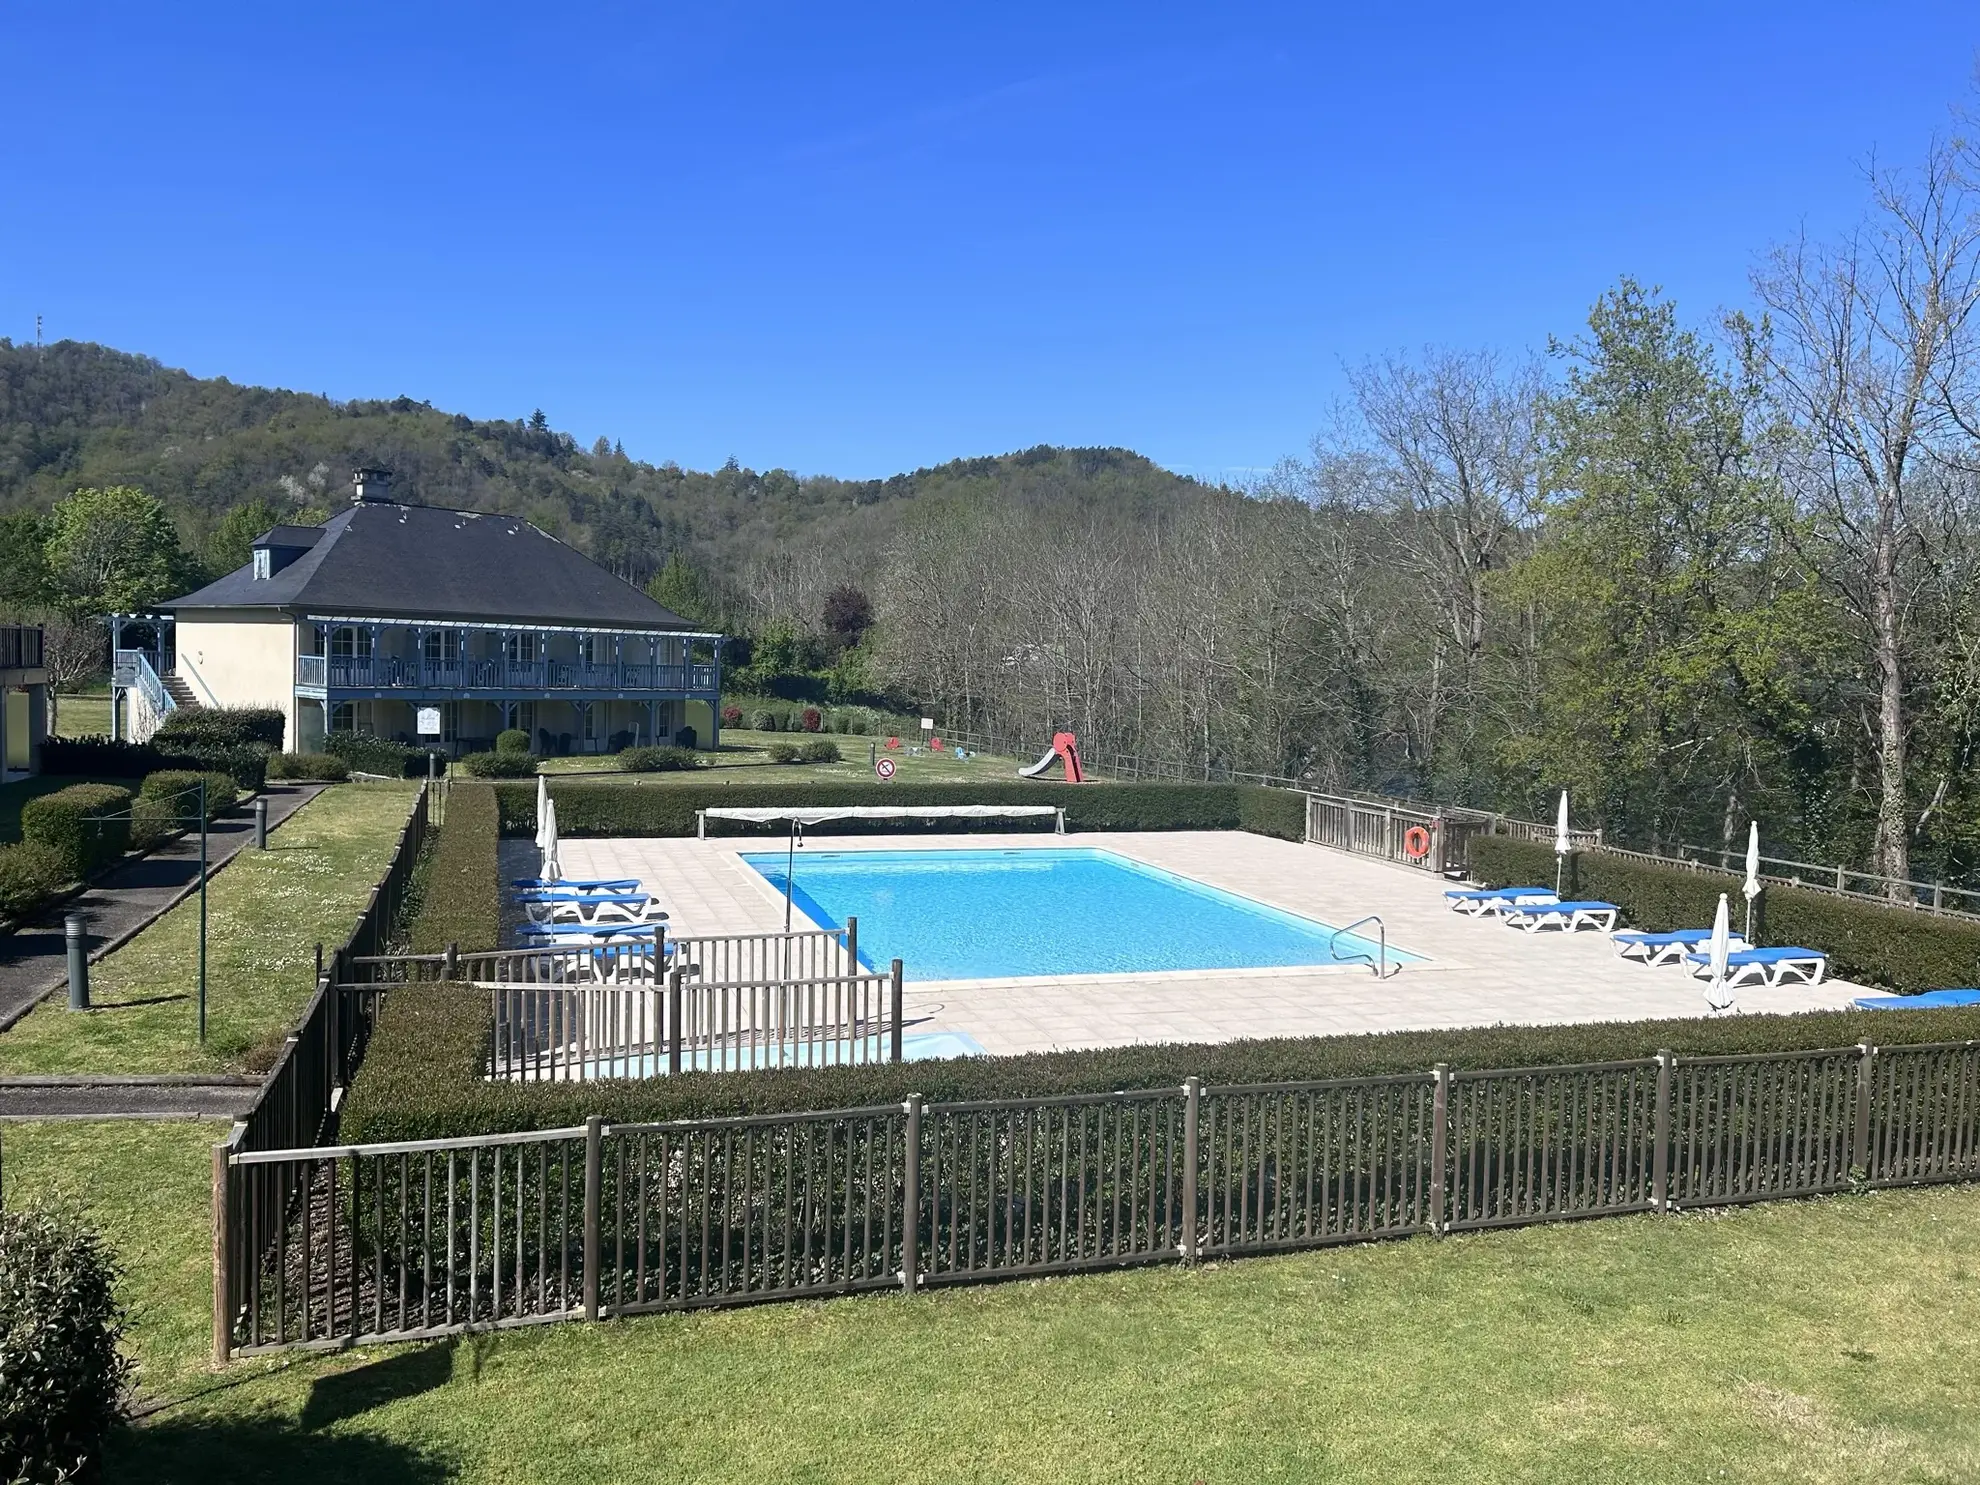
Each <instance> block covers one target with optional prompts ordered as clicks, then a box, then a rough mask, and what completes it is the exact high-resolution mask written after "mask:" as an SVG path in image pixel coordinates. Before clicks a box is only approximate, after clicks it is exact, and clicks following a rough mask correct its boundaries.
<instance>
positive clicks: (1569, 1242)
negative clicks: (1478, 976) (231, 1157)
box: [6, 1124, 1980, 1485]
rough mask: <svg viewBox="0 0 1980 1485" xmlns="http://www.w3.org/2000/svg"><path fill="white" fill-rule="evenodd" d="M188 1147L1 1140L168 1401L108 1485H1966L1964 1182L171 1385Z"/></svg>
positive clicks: (202, 1238) (242, 1372)
mask: <svg viewBox="0 0 1980 1485" xmlns="http://www.w3.org/2000/svg"><path fill="white" fill-rule="evenodd" d="M214 1133H215V1127H214V1126H201V1125H195V1124H175V1125H161V1126H153V1127H150V1128H146V1127H143V1126H134V1125H107V1124H106V1125H47V1124H44V1125H27V1126H14V1127H10V1128H9V1129H8V1131H7V1134H6V1139H7V1199H8V1201H10V1202H18V1201H20V1200H22V1199H23V1198H24V1197H26V1196H27V1195H29V1194H31V1193H33V1192H35V1191H37V1190H44V1189H47V1188H49V1187H51V1186H52V1187H59V1188H62V1189H65V1190H68V1191H70V1192H72V1193H77V1194H81V1195H83V1196H84V1197H86V1199H87V1200H88V1201H89V1202H90V1204H91V1206H92V1208H93V1210H95V1211H96V1213H97V1215H98V1219H99V1220H100V1221H101V1222H102V1223H103V1225H104V1226H105V1228H106V1230H107V1231H108V1232H109V1234H110V1236H111V1238H112V1239H113V1241H115V1242H116V1243H117V1244H118V1246H119V1247H120V1248H121V1249H122V1250H123V1251H124V1253H125V1256H126V1259H127V1262H128V1264H129V1269H130V1273H129V1278H128V1281H127V1287H126V1295H127V1300H128V1302H129V1303H130V1304H131V1305H132V1306H133V1314H134V1321H135V1325H134V1333H133V1340H134V1344H135V1347H136V1351H137V1355H138V1357H139V1359H140V1363H141V1365H142V1366H143V1368H144V1371H143V1373H142V1377H141V1385H142V1387H143V1389H144V1391H145V1392H146V1393H147V1394H148V1395H149V1396H150V1397H151V1398H152V1399H153V1400H154V1401H155V1402H157V1401H163V1402H165V1403H167V1404H168V1405H166V1406H163V1407H161V1408H159V1409H158V1410H157V1411H155V1412H153V1413H152V1414H151V1415H150V1416H149V1417H147V1418H146V1419H145V1420H144V1421H143V1423H142V1424H141V1425H140V1426H139V1427H137V1428H135V1429H132V1430H130V1431H127V1432H126V1433H125V1434H123V1435H122V1436H121V1437H120V1439H119V1440H118V1442H117V1444H116V1446H115V1447H114V1449H113V1452H112V1455H111V1458H110V1460H109V1470H108V1475H109V1478H112V1479H144V1480H150V1481H230V1480H264V1479H284V1480H293V1481H299V1482H315V1481H346V1480H348V1481H354V1482H355V1481H368V1482H385V1485H392V1482H411V1481H420V1482H424V1481H438V1480H442V1479H459V1480H466V1481H489V1482H498V1481H499V1482H509V1481H550V1482H557V1481H572V1482H587V1485H589V1482H595V1481H598V1480H615V1481H617V1480H628V1481H648V1480H651V1481H668V1482H673V1481H682V1480H694V1481H697V1482H709V1485H721V1482H728V1481H736V1482H742V1481H749V1482H763V1485H782V1482H792V1485H796V1482H836V1481H846V1482H854V1481H857V1482H866V1481H874V1480H919V1481H933V1482H948V1481H958V1482H960V1481H986V1482H988V1481H998V1482H1014V1485H1028V1482H1041V1485H1043V1482H1061V1481H1120V1482H1137V1485H1139V1482H1143V1481H1177V1482H1190V1481H1202V1482H1205V1485H1224V1482H1254V1481H1268V1482H1270V1481H1287V1482H1292V1481H1299V1482H1306V1481H1344V1482H1346V1481H1395V1480H1412V1479H1428V1478H1433V1477H1436V1476H1439V1475H1441V1476H1444V1477H1447V1478H1452V1479H1464V1480H1469V1481H1483V1482H1498V1481H1561V1482H1570V1481H1572V1482H1610V1481H1614V1482H1632V1485H1634V1482H1653V1485H1655V1482H1666V1481H1668V1482H1680V1481H1682V1482H1690V1481H1696V1480H1701V1479H1713V1478H1724V1479H1728V1480H1740V1481H1818V1482H1827V1481H1836V1482H1841V1481H1858V1480H1864V1479H1872V1478H1877V1479H1891V1480H1899V1479H1902V1480H1911V1481H1936V1480H1944V1481H1953V1480H1965V1479H1971V1478H1974V1477H1975V1476H1976V1475H1980V1398H1976V1396H1975V1394H1974V1393H1973V1390H1972V1388H1971V1386H1970V1385H1969V1382H1968V1379H1969V1378H1970V1377H1971V1376H1972V1374H1973V1369H1974V1366H1975V1364H1976V1362H1980V1282H1976V1269H1977V1268H1980V1260H1976V1259H1975V1258H1974V1256H1973V1255H1974V1254H1975V1253H1976V1252H1977V1251H1980V1190H1975V1189H1972V1188H1942V1189H1937V1190H1929V1191H1914V1192H1886V1193H1879V1194H1876V1195H1872V1196H1867V1197H1845V1198H1837V1199H1833V1200H1827V1201H1816V1202H1800V1203H1781V1204H1776V1205H1770V1206H1762V1207H1753V1208H1746V1209H1735V1210H1730V1211H1725V1212H1719V1213H1712V1214H1706V1215H1699V1216H1687V1217H1676V1218H1652V1217H1632V1218H1624V1219H1618V1220H1610V1221H1599V1222H1587V1223H1579V1224H1571V1225H1562V1226H1555V1227H1544V1228H1531V1229H1526V1230H1523V1231H1509V1232H1499V1233H1487V1234H1477V1235H1472V1236H1466V1237H1458V1238H1449V1239H1445V1240H1443V1241H1441V1242H1439V1241H1435V1240H1429V1239H1420V1240H1413V1241H1410V1242H1405V1243H1391V1244H1378V1245H1371V1246H1367V1247H1359V1248H1337V1249H1332V1250H1326V1251H1321V1252H1317V1253H1308V1254H1301V1255H1297V1256H1293V1257H1287V1258H1278V1259H1256V1260H1248V1261H1244V1262H1238V1263H1228V1264H1217V1265H1210V1266H1207V1267H1205V1268H1203V1269H1200V1270H1198V1271H1196V1272H1185V1271H1182V1270H1178V1269H1151V1270H1139V1271H1133V1272H1124V1273H1119V1274H1102V1275H1095V1276H1090V1277H1085V1278H1080V1279H1071V1280H1064V1279H1061V1280H1051V1281H1045V1282H1031V1283H1020V1284H1008V1285H1000V1286H985V1287H982V1288H975V1289H956V1290H949V1291H942V1292H936V1293H933V1294H930V1295H927V1296H924V1297H923V1298H920V1299H917V1300H914V1301H912V1302H909V1301H904V1300H900V1299H897V1298H871V1299H855V1300H839V1301H831V1302H827V1303H819V1304H801V1305H775V1306H766V1307H764V1308H761V1309H753V1310H732V1311H727V1312H716V1313H707V1314H700V1315H684V1316H661V1317H651V1318H647V1319H641V1320H631V1321H618V1322H611V1323H608V1324H604V1325H599V1326H591V1327H586V1326H581V1325H567V1326H558V1327H552V1328H546V1329H543V1330H538V1331H524V1332H510V1333H505V1334H502V1335H499V1336H478V1337H474V1338H471V1339H465V1340H463V1341H461V1342H459V1343H458V1344H456V1345H431V1346H424V1347H397V1348H375V1349H369V1350H366V1351H363V1352H359V1353H355V1354H351V1355H345V1356H340V1357H332V1358H297V1359H293V1360H285V1361H276V1362H272V1363H271V1362H251V1363H237V1364H236V1365H235V1366H234V1367H232V1368H230V1369H229V1371H228V1372H227V1374H226V1375H225V1376H224V1377H215V1376H213V1375H211V1374H210V1373H208V1372H206V1371H205V1370H204V1369H203V1366H202V1363H201V1360H200V1357H201V1354H202V1348H203V1345H204V1341H205V1331H204V1327H205V1325H206V1309H205V1306H206V1303H207V1293H206V1287H205V1282H204V1270H203V1264H204V1261H205V1253H206V1250H205V1242H206V1234H205V1230H204V1183H205V1180H206V1169H207V1166H206V1161H207V1158H208V1156H207V1148H208V1145H209V1143H210V1141H211V1139H212V1138H213V1136H214ZM140 1193H150V1194H149V1195H143V1196H141V1195H140ZM1843 1255H1855V1256H1852V1257H1850V1258H1848V1260H1847V1261H1842V1256H1843ZM1872 1255H1874V1262H1873V1261H1866V1260H1868V1259H1869V1258H1870V1257H1871V1256H1872Z"/></svg>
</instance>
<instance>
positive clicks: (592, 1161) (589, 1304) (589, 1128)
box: [584, 1114, 605, 1320]
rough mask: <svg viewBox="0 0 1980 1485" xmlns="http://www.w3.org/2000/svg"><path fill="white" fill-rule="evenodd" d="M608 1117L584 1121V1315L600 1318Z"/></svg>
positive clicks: (595, 1115) (593, 1117) (591, 1318)
mask: <svg viewBox="0 0 1980 1485" xmlns="http://www.w3.org/2000/svg"><path fill="white" fill-rule="evenodd" d="M604 1122H605V1121H604V1120H603V1119H602V1118H601V1117H600V1116H599V1115H597V1114H593V1115H591V1116H590V1117H589V1118H587V1119H586V1120H585V1121H584V1318H585V1319H587V1320H596V1319H597V1318H598V1207H599V1191H598V1188H599V1186H600V1185H601V1184H602V1183H603V1179H604V1168H605V1141H604Z"/></svg>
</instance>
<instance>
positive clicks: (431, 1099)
mask: <svg viewBox="0 0 1980 1485" xmlns="http://www.w3.org/2000/svg"><path fill="white" fill-rule="evenodd" d="M1969 1038H1980V1008H1961V1009H1955V1010H1929V1011H1815V1012H1811V1013H1809V1014H1807V1015H1800V1016H1732V1017H1726V1018H1722V1019H1718V1020H1706V1019H1699V1020H1683V1021H1630V1022H1620V1021H1618V1022H1595V1023H1590V1024H1587V1025H1579V1026H1489V1027H1479V1028H1473V1029H1467V1030H1457V1031H1402V1032H1388V1033H1385V1034H1382V1035H1375V1036H1328V1037H1301V1038H1283V1039H1276V1040H1269V1041H1237V1042H1218V1043H1213V1044H1189V1043H1170V1044H1167V1045H1163V1046H1140V1047H1107V1048H1101V1049H1098V1050H1095V1051H1086V1052H1046V1053H1036V1054H1033V1055H1031V1056H1026V1057H958V1058H950V1059H945V1060H942V1061H934V1062H907V1063H900V1064H896V1065H892V1066H888V1065H881V1066H875V1067H848V1068H823V1069H816V1070H803V1071H790V1072H753V1073H686V1074H683V1075H682V1076H680V1077H678V1078H651V1079H645V1080H641V1081H627V1080H611V1081H601V1082H591V1083H494V1082H490V1081H488V1079H487V1077H486V1061H485V1059H486V1057H487V1055H488V1047H489V1040H490V1019H489V1008H488V999H487V993H486V992H485V991H476V990H472V989H469V988H467V987H465V986H463V985H459V984H440V985H414V986H407V987H405V988H403V989H398V988H395V989H394V990H393V991H392V992H391V1001H390V1006H389V1009H388V1011H387V1013H386V1014H385V1015H383V1016H381V1017H380V1018H379V1021H378V1029H377V1031H376V1032H375V1033H374V1034H373V1036H372V1040H371V1046H370V1050H369V1051H368V1052H367V1054H366V1056H365V1061H364V1067H363V1070H362V1071H360V1072H359V1074H358V1078H357V1082H356V1084H355V1085H354V1086H353V1087H352V1089H351V1093H350V1097H349V1098H348V1099H347V1100H346V1101H345V1104H344V1108H343V1116H342V1121H341V1126H340V1136H339V1137H340V1138H342V1139H345V1140H349V1141H352V1142H358V1143H361V1142H368V1141H377V1140H399V1139H438V1138H445V1137H449V1136H454V1135H468V1134H494V1133H499V1132H501V1131H504V1130H512V1129H559V1128H565V1127H568V1126H570V1125H574V1124H582V1123H583V1122H584V1120H585V1117H586V1116H587V1115H590V1114H602V1115H604V1116H605V1117H606V1118H607V1119H616V1120H642V1119H691V1118H700V1117H706V1116H711V1115H720V1114H755V1113H783V1112H789V1111H792V1110H799V1109H834V1108H857V1107H862V1106H865V1105H870V1104H884V1103H898V1102H899V1101H900V1100H901V1099H903V1098H904V1097H906V1096H907V1095H908V1094H909V1093H920V1094H922V1095H923V1096H924V1097H926V1098H927V1099H929V1100H930V1101H931V1102H934V1101H948V1100H954V1099H970V1098H1019V1097H1039V1096H1045V1095H1051V1094H1068V1093H1104V1092H1111V1091H1113V1090H1115V1089H1122V1088H1162V1087H1179V1086H1181V1084H1182V1081H1183V1079H1184V1078H1186V1077H1189V1076H1191V1075H1192V1074H1193V1075H1195V1076H1198V1077H1201V1078H1202V1079H1203V1080H1204V1081H1205V1082H1206V1083H1211V1084H1219V1083H1222V1084H1231V1083H1249V1082H1279V1081H1293V1080H1297V1079H1304V1078H1345V1077H1370V1076H1379V1075H1382V1074H1386V1073H1406V1072H1423V1071H1426V1070H1428V1069H1429V1068H1430V1067H1432V1066H1434V1065H1435V1064H1436V1063H1438V1062H1447V1063H1449V1064H1450V1065H1451V1066H1452V1067H1454V1068H1460V1069H1463V1068H1488V1067H1542V1066H1550V1065H1554V1066H1558V1065H1561V1064H1565V1063H1574V1062H1606V1061H1612V1060H1619V1059H1622V1058H1629V1057H1647V1056H1650V1055H1652V1054H1653V1053H1655V1052H1657V1051H1658V1050H1659V1049H1666V1048H1667V1049H1669V1050H1671V1051H1674V1052H1677V1053H1679V1054H1680V1055H1683V1054H1690V1055H1694V1056H1699V1055H1707V1054H1711V1053H1742V1052H1744V1053H1763V1052H1785V1051H1799V1050H1806V1049H1809V1048H1815V1047H1846V1046H1853V1045H1854V1044H1856V1043H1857V1042H1860V1041H1866V1040H1867V1041H1873V1042H1876V1043H1879V1044H1880V1045H1887V1046H1889V1045H1900V1044H1903V1043H1906V1042H1931V1041H1963V1040H1967V1039H1969Z"/></svg>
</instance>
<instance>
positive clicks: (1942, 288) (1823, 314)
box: [1754, 142, 1980, 878]
mask: <svg viewBox="0 0 1980 1485" xmlns="http://www.w3.org/2000/svg"><path fill="white" fill-rule="evenodd" d="M1971 161H1972V157H1971V154H1970V151H1969V150H1968V149H1967V148H1966V147H1965V146H1963V145H1961V144H1959V143H1956V142H1955V143H1940V144H1935V145H1934V146H1933V148H1932V149H1931V150H1930V152H1929V153H1928V154H1927V157H1926V160H1925V164H1924V168H1923V169H1922V170H1920V171H1918V172H1916V173H1915V174H1912V173H1906V172H1898V171H1889V170H1882V169H1876V168H1873V169H1872V172H1871V187H1872V192H1873V200H1874V207H1873V211H1872V215H1871V218H1870V220H1869V221H1868V222H1866V223H1865V224H1864V225H1863V226H1862V227H1861V228H1859V229H1858V230H1856V231H1855V232H1852V233H1851V234H1850V235H1849V236H1847V237H1845V238H1844V239H1843V240H1842V241H1841V242H1840V243H1838V244H1836V245H1835V246H1832V247H1823V246H1819V245H1815V244H1811V243H1809V242H1807V241H1806V240H1805V239H1804V240H1802V241H1799V242H1796V243H1795V244H1793V245H1792V246H1790V247H1787V248H1783V249H1781V250H1779V251H1777V252H1776V253H1775V254H1774V255H1773V256H1772V258H1771V259H1770V260H1769V261H1768V263H1767V264H1766V266H1765V267H1764V268H1763V269H1762V270H1761V271H1760V272H1759V273H1757V274H1756V275H1755V280H1754V287H1755V290H1756V292H1757V293H1758V295H1759V298H1760V300H1761V302H1762V303H1763V304H1764V305H1765V306H1766V308H1767V311H1768V313H1769V316H1770V317H1771V320H1772V327H1771V328H1772V333H1771V334H1770V335H1769V334H1765V333H1761V334H1760V335H1759V336H1758V340H1759V344H1760V346H1761V348H1762V349H1763V351H1764V353H1765V354H1766V357H1767V362H1768V365H1769V368H1770V370H1771V372H1772V376H1773V381H1774V387H1775V391H1776V394H1777V396H1778V397H1779V400H1780V402H1781V405H1782V407H1783V409H1784V411H1786V412H1787V414H1788V415H1789V416H1790V417H1791V418H1792V419H1793V421H1794V423H1795V424H1796V425H1797V426H1798V427H1799V429H1800V430H1801V432H1802V434H1803V437H1804V444H1803V448H1802V457H1801V458H1800V460H1799V462H1798V468H1797V469H1796V471H1795V484H1796V487H1797V493H1798V496H1799V499H1800V503H1801V505H1802V509H1803V511H1804V513H1805V515H1806V517H1807V521H1808V524H1807V529H1806V532H1805V536H1806V543H1805V546H1804V551H1805V554H1806V555H1807V556H1808V558H1809V560H1810V562H1811V565H1812V566H1813V568H1814V570H1815V571H1816V573H1817V574H1818V575H1819V576H1820V578H1821V579H1822V581H1823V582H1824V583H1825V584H1826V585H1827V586H1828V588H1829V589H1830V591H1831V592H1833V593H1834V594H1835V596H1836V597H1837V599H1838V600H1839V601H1840V603H1841V604H1842V605H1843V607H1844V608H1845V610H1846V611H1847V612H1848V614H1849V615H1850V617H1851V618H1852V620H1853V621H1854V627H1855V629H1856V631H1857V632H1858V633H1859V634H1860V635H1861V636H1862V639H1863V642H1864V645H1865V649H1866V658H1867V659H1868V661H1869V669H1870V671H1871V673H1872V676H1873V679H1874V707H1875V711H1874V722H1873V727H1874V732H1875V739H1876V761H1877V811H1876V815H1877V828H1876V841H1875V856H1876V865H1877V869H1878V870H1879V871H1881V872H1883V873H1884V874H1885V875H1887V876H1891V877H1899V878H1902V877H1908V876H1909V875H1910V874H1911V872H1910V831H1909V828H1908V817H1909V814H1910V809H1909V800H1908V794H1907V788H1906V782H1907V780H1906V769H1907V761H1908V760H1907V749H1908V738H1907V733H1908V729H1909V726H1910V720H1911V719H1910V708H1909V705H1908V700H1907V685H1908V679H1909V677H1908V669H1909V655H1908V643H1909V633H1908V630H1909V625H1910V621H1911V617H1912V613H1913V609H1914V606H1915V604H1916V602H1917V600H1918V598H1919V596H1920V594H1921V592H1922V591H1923V588H1924V586H1925V584H1926V582H1927V579H1928V573H1929V567H1930V563H1929V557H1930V552H1929V549H1928V547H1929V543H1928V539H1927V537H1928V529H1929V528H1928V524H1927V523H1926V522H1925V521H1923V520H1921V519H1920V512H1919V510H1918V508H1917V506H1918V503H1919V500H1920V499H1921V498H1922V497H1923V495H1924V493H1925V492H1924V490H1923V489H1922V488H1921V487H1922V486H1924V485H1925V484H1928V483H1930V482H1931V481H1932V480H1933V479H1934V478H1935V466H1938V467H1939V468H1940V469H1943V466H1944V465H1945V464H1946V463H1947V462H1949V461H1957V460H1959V459H1960V458H1961V457H1962V456H1963V455H1966V454H1968V453H1970V446H1971V445H1972V443H1973V433H1974V430H1973V428H1972V426H1971V424H1970V422H1969V421H1968V420H1967V417H1966V414H1965V412H1964V410H1963V408H1962V406H1961V397H1962V392H1963V387H1962V379H1963V377H1964V375H1965V371H1966V368H1967V367H1968V365H1969V364H1970V362H1971V358H1972V356H1973V354H1974V349H1975V347H1974V335H1975V332H1976V329H1980V326H1976V324H1975V321H1974V310H1975V308H1976V306H1980V210H1976V201H1975V198H1974V196H1973V194H1972V186H1971V181H1970V177H1969V175H1968V171H1969V170H1970V166H1971Z"/></svg>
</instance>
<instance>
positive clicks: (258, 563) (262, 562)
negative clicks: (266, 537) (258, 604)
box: [254, 547, 275, 582]
mask: <svg viewBox="0 0 1980 1485" xmlns="http://www.w3.org/2000/svg"><path fill="white" fill-rule="evenodd" d="M274 573H275V568H274V564H273V563H272V562H271V561H270V560H269V553H268V548H267V547H256V548H255V549H254V577H255V581H256V582H260V581H261V580H263V579H264V578H269V577H272V576H274Z"/></svg>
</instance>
